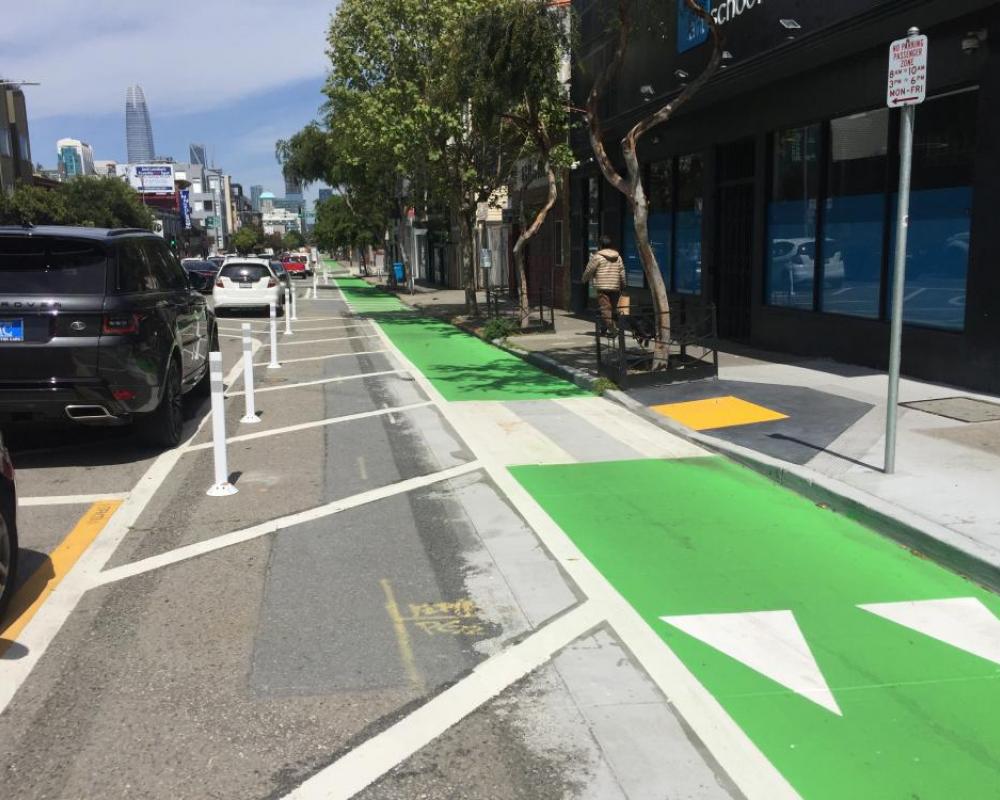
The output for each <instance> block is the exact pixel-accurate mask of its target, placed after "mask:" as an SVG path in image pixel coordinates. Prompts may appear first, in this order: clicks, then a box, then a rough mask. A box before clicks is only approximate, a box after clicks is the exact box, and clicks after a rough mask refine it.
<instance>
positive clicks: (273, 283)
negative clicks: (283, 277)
mask: <svg viewBox="0 0 1000 800" xmlns="http://www.w3.org/2000/svg"><path fill="white" fill-rule="evenodd" d="M277 285H278V282H277V281H276V280H275V279H274V278H269V279H268V281H267V288H268V289H273V288H274V287H275V286H277Z"/></svg>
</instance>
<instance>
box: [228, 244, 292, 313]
mask: <svg viewBox="0 0 1000 800" xmlns="http://www.w3.org/2000/svg"><path fill="white" fill-rule="evenodd" d="M212 300H213V304H214V306H215V311H216V313H219V312H220V311H222V310H225V309H230V308H264V309H267V308H268V307H269V306H270V305H271V303H274V304H275V306H277V309H278V316H279V317H280V316H282V315H284V313H285V310H284V309H285V292H284V287H283V286H282V284H281V281H280V280H279V279H278V276H277V275H276V274H275V273H274V270H273V269H272V268H271V265H270V264H269V263H268V262H267V261H265V260H263V259H254V258H241V259H231V260H227V261H226V263H225V264H223V265H222V268H221V269H220V270H219V274H218V275H217V276H216V278H215V287H214V288H213V289H212Z"/></svg>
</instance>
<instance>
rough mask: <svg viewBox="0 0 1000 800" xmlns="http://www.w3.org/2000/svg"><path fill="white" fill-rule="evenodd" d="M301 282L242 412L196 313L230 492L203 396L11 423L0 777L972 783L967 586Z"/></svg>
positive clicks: (978, 610)
mask: <svg viewBox="0 0 1000 800" xmlns="http://www.w3.org/2000/svg"><path fill="white" fill-rule="evenodd" d="M305 289H306V287H303V286H301V285H300V287H299V291H300V296H301V299H300V301H299V309H298V317H299V319H298V320H297V321H296V322H295V323H293V328H294V332H293V334H292V335H291V336H286V335H284V334H283V335H282V336H281V337H280V342H279V347H278V360H279V361H280V362H281V369H269V368H268V366H267V365H268V362H269V360H270V356H271V354H270V352H269V347H268V341H269V339H268V336H267V332H266V328H267V323H266V320H264V319H261V318H259V317H258V318H254V319H253V320H252V323H253V329H254V334H253V335H254V340H255V344H254V348H255V350H254V361H255V364H256V367H255V383H256V388H257V391H256V394H255V399H256V407H257V410H258V413H259V415H260V422H259V423H256V424H250V423H245V422H241V417H242V416H243V413H244V402H245V398H244V396H243V394H242V392H243V388H244V387H243V384H242V380H241V377H240V375H241V372H240V363H239V359H240V352H241V351H240V346H241V341H240V333H239V326H240V323H241V322H242V320H240V319H235V318H225V319H223V320H221V327H222V330H223V334H224V338H223V341H222V350H223V359H224V365H225V370H226V373H227V380H226V383H227V387H228V389H227V398H228V399H227V400H226V403H225V406H226V430H227V436H228V437H229V441H228V461H229V469H230V471H231V473H232V475H231V478H230V480H231V481H232V483H233V484H234V485H235V486H236V488H237V489H238V493H237V494H235V495H233V496H230V497H221V498H220V497H209V496H207V495H206V490H207V489H208V488H209V487H210V486H211V485H212V483H213V455H212V446H211V435H210V434H211V425H210V424H208V419H207V416H206V415H207V412H208V407H207V403H206V404H204V405H202V406H201V407H194V406H192V407H190V408H189V409H188V413H189V421H188V431H187V437H186V443H185V445H183V446H182V447H181V448H178V449H177V450H175V451H171V452H168V453H157V452H151V451H148V450H144V449H142V448H141V447H139V446H138V445H136V444H135V442H134V441H133V439H132V437H131V435H130V434H129V432H128V431H110V432H109V431H87V430H82V431H81V430H75V431H74V430H70V431H66V430H60V431H47V430H37V429H36V430H20V431H15V432H14V433H13V434H12V443H13V445H14V458H15V465H16V466H17V468H18V488H19V492H20V495H21V498H22V507H21V532H22V547H23V548H24V561H23V564H24V567H25V569H24V574H23V575H22V581H23V585H22V587H21V589H20V591H19V592H18V594H17V596H16V597H15V602H14V604H13V607H12V609H11V612H10V613H9V614H8V618H7V619H6V620H4V622H3V623H2V624H0V652H2V655H0V797H4V798H6V797H11V798H15V797H16V798H109V797H140V798H171V799H172V800H176V799H177V798H234V799H236V798H239V799H240V800H243V799H245V798H285V797H288V798H297V800H306V798H347V797H361V798H370V799H374V798H400V799H403V798H406V799H407V800H408V799H409V798H455V799H456V800H459V799H460V800H474V799H478V798H483V800H486V799H487V798H488V799H489V800H504V799H506V798H511V800H513V799H514V798H601V799H603V798H611V799H614V798H630V799H632V798H636V799H637V798H735V797H744V796H746V797H760V798H767V799H768V800H774V799H776V798H784V797H789V798H791V797H797V796H802V797H809V798H812V797H831V798H843V797H909V796H920V797H922V798H930V797H944V796H964V797H974V796H975V797H994V796H998V795H997V790H996V787H997V786H1000V780H998V778H1000V772H998V766H997V761H996V759H994V758H992V757H991V756H990V753H995V752H997V750H996V745H997V743H998V742H997V738H998V737H997V733H996V731H997V728H996V726H995V724H993V723H992V715H991V713H990V711H989V709H991V708H992V709H995V708H997V707H1000V705H998V702H1000V696H998V694H1000V689H998V688H997V687H998V683H997V681H996V680H995V677H996V670H997V663H998V662H1000V654H996V653H995V652H994V650H991V649H990V647H991V644H990V642H991V640H990V638H989V636H990V632H991V631H992V630H993V629H992V628H990V624H991V623H990V620H993V621H994V622H995V621H996V618H995V616H993V615H995V614H996V613H997V611H998V610H1000V604H998V602H997V599H996V598H995V597H994V596H993V595H991V594H989V593H987V592H984V591H983V590H981V589H979V588H978V587H974V586H970V585H968V584H966V583H965V582H963V581H961V579H959V578H957V577H956V576H953V575H950V574H949V573H946V572H944V571H943V570H940V569H939V568H937V567H936V566H934V565H932V564H929V563H928V562H925V561H922V560H920V559H917V558H915V557H913V556H912V555H911V554H909V553H907V552H906V551H903V550H901V549H899V548H896V547H895V546H894V545H891V544H889V543H887V542H886V541H884V540H882V539H881V538H879V537H877V536H876V535H875V534H873V533H871V532H870V531H866V530H865V529H863V528H861V527H860V526H857V525H855V524H853V523H850V522H849V521H846V520H843V519H841V518H838V517H837V516H836V515H834V514H832V513H831V512H829V511H826V510H823V509H818V508H816V507H814V506H812V505H811V504H809V503H806V502H805V501H803V500H801V499H800V498H798V497H796V496H794V495H792V494H790V493H788V492H785V491H784V490H783V489H780V488H778V487H775V486H773V485H771V484H768V483H767V482H766V481H763V479H760V478H758V477H757V476H754V475H752V474H750V473H748V472H746V471H745V470H741V469H739V468H736V467H734V466H732V465H730V464H727V463H725V462H723V461H722V460H720V459H718V458H716V457H714V456H711V455H710V454H709V453H706V452H704V451H702V450H700V449H698V448H696V447H694V446H692V445H690V444H688V443H687V442H685V441H683V440H681V439H679V438H677V437H674V436H672V435H671V434H669V433H667V432H665V431H664V430H662V429H660V428H658V427H656V426H654V425H652V424H651V423H648V422H646V421H644V420H642V419H640V418H638V417H635V416H633V415H631V414H630V413H629V412H627V411H626V410H625V409H624V408H621V407H619V406H617V405H615V404H614V403H611V402H609V401H607V400H604V399H602V398H598V397H595V396H593V395H588V394H586V393H584V392H583V391H581V390H579V389H577V387H575V386H572V385H571V384H568V383H565V382H562V381H560V380H558V379H556V378H553V377H551V376H548V375H546V374H544V373H541V372H539V371H538V370H535V369H534V368H533V367H530V366H529V365H527V364H526V363H524V362H522V361H520V360H518V359H515V358H513V357H511V356H508V355H507V354H505V353H502V352H501V351H499V350H496V349H495V348H491V347H489V346H488V345H486V344H484V343H482V342H479V341H478V340H476V339H473V338H471V337H468V336H466V335H464V334H461V333H459V332H458V331H456V330H455V329H453V328H451V327H450V326H446V325H443V324H442V323H438V322H435V321H433V320H428V319H424V318H421V317H419V316H418V315H417V314H415V313H413V312H410V311H407V310H404V309H403V308H402V307H401V306H400V305H399V304H398V302H397V301H396V300H395V298H392V297H390V296H388V295H383V294H380V293H378V292H377V291H375V290H372V289H370V288H369V287H367V285H365V284H364V283H363V282H362V281H359V280H357V279H352V278H350V277H346V276H343V275H341V276H340V277H337V278H336V279H335V282H331V283H330V284H329V285H323V284H322V283H321V285H320V287H319V290H318V297H317V298H315V299H314V298H308V299H307V298H306V297H305V294H306V290H305ZM283 327H284V326H283V324H282V325H281V328H282V330H283ZM927 603H931V604H932V605H926V604H927ZM921 604H923V605H921ZM933 604H937V605H933ZM956 613H957V614H958V615H959V616H960V617H962V618H963V619H966V620H969V619H974V620H975V623H976V624H975V625H972V626H966V628H963V625H962V624H956V623H954V621H953V620H954V618H955V614H956ZM928 620H930V622H929V621H928ZM949 620H951V622H950V623H949V622H948V621H949ZM946 623H947V624H946ZM935 626H936V627H935ZM943 628H945V629H948V631H950V633H949V632H948V631H945V632H942V629H943ZM955 631H959V632H960V635H955V633H954V632H955ZM977 632H978V633H977ZM983 632H985V638H984V636H983ZM965 634H968V635H965ZM977 635H979V638H978V639H977V638H976V636H977ZM994 649H995V648H994ZM991 659H992V660H991ZM948 792H951V794H950V795H948V794H947V793H948ZM970 792H971V793H970ZM977 792H978V793H977ZM990 792H993V794H990Z"/></svg>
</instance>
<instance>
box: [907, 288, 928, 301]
mask: <svg viewBox="0 0 1000 800" xmlns="http://www.w3.org/2000/svg"><path fill="white" fill-rule="evenodd" d="M926 291H927V288H926V287H925V288H923V289H914V290H913V291H912V292H910V293H909V294H907V295H905V296H904V297H903V302H904V303H908V302H909V301H910V300H912V299H913V298H914V297H919V296H920V295H922V294H923V293H924V292H926Z"/></svg>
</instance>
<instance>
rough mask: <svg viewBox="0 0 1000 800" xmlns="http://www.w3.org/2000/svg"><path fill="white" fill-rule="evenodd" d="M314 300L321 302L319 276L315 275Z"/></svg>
mask: <svg viewBox="0 0 1000 800" xmlns="http://www.w3.org/2000/svg"><path fill="white" fill-rule="evenodd" d="M313 300H319V275H317V274H316V273H315V272H314V273H313Z"/></svg>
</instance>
